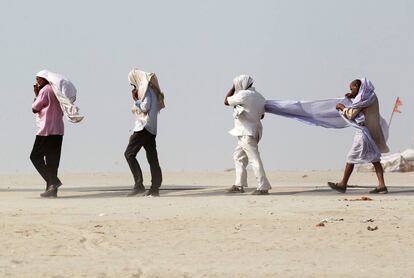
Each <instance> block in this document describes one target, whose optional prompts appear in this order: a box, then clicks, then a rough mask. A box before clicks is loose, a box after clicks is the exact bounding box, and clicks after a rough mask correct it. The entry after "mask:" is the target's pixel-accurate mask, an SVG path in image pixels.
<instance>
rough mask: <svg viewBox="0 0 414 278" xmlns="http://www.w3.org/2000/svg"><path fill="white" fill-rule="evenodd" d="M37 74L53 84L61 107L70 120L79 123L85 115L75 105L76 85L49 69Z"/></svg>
mask: <svg viewBox="0 0 414 278" xmlns="http://www.w3.org/2000/svg"><path fill="white" fill-rule="evenodd" d="M36 76H38V77H42V78H44V79H46V80H47V81H48V82H49V84H50V85H51V86H52V89H53V92H54V93H55V95H56V98H57V99H58V101H59V103H60V107H61V108H62V111H63V113H64V114H65V116H66V117H67V118H68V120H69V121H70V122H72V123H78V122H80V121H82V120H83V118H84V116H82V115H80V114H79V108H78V107H77V106H76V105H74V102H75V100H76V92H77V91H76V87H75V85H73V83H72V82H71V81H70V80H69V79H67V78H66V77H64V76H63V75H61V74H58V73H54V72H51V71H48V70H42V71H40V72H38V73H37V75H36Z"/></svg>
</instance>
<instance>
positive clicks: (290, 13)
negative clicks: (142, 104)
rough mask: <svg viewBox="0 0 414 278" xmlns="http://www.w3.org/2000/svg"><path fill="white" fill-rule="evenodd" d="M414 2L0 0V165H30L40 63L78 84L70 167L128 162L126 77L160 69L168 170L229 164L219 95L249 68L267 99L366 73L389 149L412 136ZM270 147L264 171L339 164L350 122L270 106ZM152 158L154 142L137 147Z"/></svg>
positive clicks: (65, 167)
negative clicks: (330, 124) (275, 111)
mask: <svg viewBox="0 0 414 278" xmlns="http://www.w3.org/2000/svg"><path fill="white" fill-rule="evenodd" d="M413 14H414V1H410V0H405V1H404V0H394V1H378V0H376V1H374V0H372V1H361V0H358V1H357V0H351V1H339V0H338V1H334V0H325V1H323V0H314V1H307V0H302V1H292V0H286V1H276V0H275V1H270V0H269V1H258V0H256V1H243V0H234V1H233V0H232V1H224V0H222V1H218V0H217V1H195V0H193V1H191V0H188V1H137V0H134V1H80V0H71V1H57V0H53V1H19V0H0V34H1V37H0V58H1V59H0V76H1V82H0V93H1V97H2V101H1V102H0V111H1V112H0V124H1V139H0V140H1V141H0V142H1V146H0V158H1V159H0V173H3V174H5V173H10V174H13V173H31V172H34V171H35V170H34V167H33V166H32V164H31V162H30V160H29V154H30V151H31V148H32V146H33V142H34V139H35V132H36V128H35V120H34V116H33V114H32V113H31V103H32V101H33V92H32V85H33V83H34V77H35V74H36V73H37V72H38V71H39V70H41V69H44V68H47V69H50V70H52V71H56V72H59V73H62V74H64V75H66V76H67V77H69V78H70V79H71V80H72V81H73V82H74V83H75V85H76V86H77V88H78V101H77V104H78V106H79V107H80V108H81V111H82V112H83V113H84V114H85V116H86V118H85V120H84V121H83V122H82V123H80V124H71V123H69V122H67V121H66V122H65V129H66V130H65V132H66V134H65V136H64V141H63V151H62V160H61V167H60V171H62V172H85V171H128V168H127V167H128V166H127V164H126V162H125V159H124V156H123V153H124V150H125V148H126V146H127V143H128V136H129V132H130V129H131V128H132V127H133V123H134V118H133V116H132V114H131V112H130V108H131V105H132V101H131V98H130V86H129V84H128V81H127V74H128V71H129V70H130V69H131V68H133V67H138V68H140V69H143V70H145V71H154V72H156V73H157V75H158V77H159V81H160V85H161V88H162V89H163V91H164V92H165V97H166V105H167V107H166V109H165V110H163V111H162V112H161V114H160V117H159V131H158V136H157V143H158V152H159V158H160V162H161V166H162V168H163V170H165V171H168V170H173V171H181V170H184V171H190V170H191V171H192V170H202V171H204V170H223V169H226V168H231V167H233V160H232V153H233V149H234V147H235V146H236V139H235V138H233V137H232V136H230V135H229V134H228V130H230V129H231V127H232V125H233V119H232V111H231V109H229V108H228V107H225V106H224V105H223V98H224V95H225V93H226V92H227V91H228V89H229V87H230V86H231V82H232V79H233V77H234V76H236V75H238V74H241V73H246V74H250V75H251V76H253V78H254V79H255V87H256V89H257V90H258V91H259V92H261V93H262V94H263V95H264V96H265V97H266V98H268V99H280V100H288V99H291V100H296V99H303V100H305V99H307V100H312V99H324V98H331V97H339V96H342V95H343V94H344V93H345V92H347V90H348V83H349V81H351V80H353V79H355V78H359V77H363V76H366V77H368V78H369V79H371V80H372V82H373V83H374V85H375V86H376V92H377V95H378V96H379V100H380V107H381V113H382V115H383V116H384V117H385V118H386V119H388V118H389V116H390V113H391V110H392V106H393V104H394V101H395V98H396V97H397V96H400V97H401V99H402V102H403V106H402V107H401V110H402V111H403V113H402V114H398V115H395V117H394V120H393V123H392V126H391V131H390V138H389V141H388V143H389V145H390V148H391V151H392V152H396V151H400V150H404V149H406V148H408V147H410V146H411V145H412V143H413V140H414V124H413V119H414V112H413V104H414V92H413V91H412V88H411V83H410V82H411V81H412V79H413V73H414V54H413V53H414V31H413V26H414V17H413ZM263 125H264V136H263V140H262V141H261V143H260V150H261V154H262V158H263V161H264V165H265V168H266V169H267V170H278V169H279V170H290V169H292V170H295V169H298V170H300V169H339V168H342V167H343V164H344V161H345V157H346V154H347V152H348V150H349V148H350V146H351V144H352V138H353V135H354V130H352V129H351V128H348V129H345V130H328V129H324V128H320V127H311V126H306V125H304V124H302V123H300V122H296V121H294V120H289V119H284V118H281V117H277V116H274V115H267V116H266V117H265V119H264V122H263ZM139 159H140V161H142V163H141V164H142V165H143V168H145V169H146V168H147V162H146V161H145V156H144V152H143V153H142V154H140V155H139Z"/></svg>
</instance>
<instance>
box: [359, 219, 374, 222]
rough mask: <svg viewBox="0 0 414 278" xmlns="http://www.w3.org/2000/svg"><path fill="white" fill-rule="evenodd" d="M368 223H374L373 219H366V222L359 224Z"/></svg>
mask: <svg viewBox="0 0 414 278" xmlns="http://www.w3.org/2000/svg"><path fill="white" fill-rule="evenodd" d="M369 222H371V223H372V222H374V219H372V218H370V219H366V220H362V221H361V223H369Z"/></svg>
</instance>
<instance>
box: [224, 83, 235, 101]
mask: <svg viewBox="0 0 414 278" xmlns="http://www.w3.org/2000/svg"><path fill="white" fill-rule="evenodd" d="M235 91H236V89H234V85H233V86H232V87H231V89H230V91H229V92H228V93H227V95H226V98H225V99H224V105H227V106H229V103H228V101H227V98H228V97H231V96H232V95H234V92H235Z"/></svg>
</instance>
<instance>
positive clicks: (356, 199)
mask: <svg viewBox="0 0 414 278" xmlns="http://www.w3.org/2000/svg"><path fill="white" fill-rule="evenodd" d="M344 201H373V200H372V199H371V198H370V197H365V196H362V197H361V198H355V199H347V198H345V199H344Z"/></svg>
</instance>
